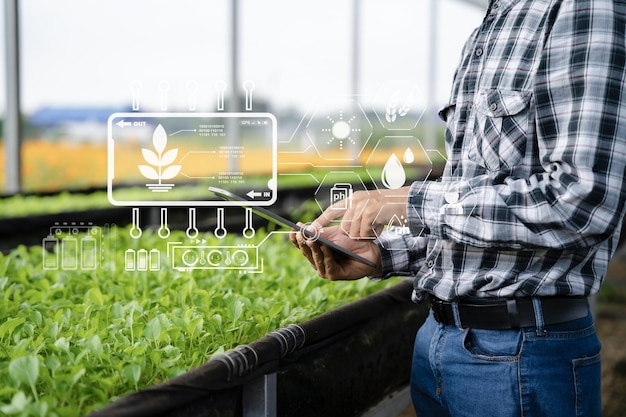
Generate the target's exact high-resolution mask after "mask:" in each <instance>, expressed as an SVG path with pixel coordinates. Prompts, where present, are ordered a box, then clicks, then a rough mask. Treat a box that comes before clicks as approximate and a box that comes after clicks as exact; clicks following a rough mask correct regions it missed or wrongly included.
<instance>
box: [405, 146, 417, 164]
mask: <svg viewBox="0 0 626 417" xmlns="http://www.w3.org/2000/svg"><path fill="white" fill-rule="evenodd" d="M402 159H403V160H404V162H406V163H407V164H412V163H413V161H415V155H413V151H412V150H411V148H406V151H404V156H403V157H402Z"/></svg>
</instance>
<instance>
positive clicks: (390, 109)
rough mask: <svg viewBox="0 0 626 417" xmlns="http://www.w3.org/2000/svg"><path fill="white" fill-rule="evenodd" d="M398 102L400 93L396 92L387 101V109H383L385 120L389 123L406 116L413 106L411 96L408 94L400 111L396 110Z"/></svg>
mask: <svg viewBox="0 0 626 417" xmlns="http://www.w3.org/2000/svg"><path fill="white" fill-rule="evenodd" d="M399 100H400V91H396V92H395V93H393V94H392V95H391V97H390V98H389V101H388V102H387V107H386V109H385V110H386V111H385V119H387V121H388V122H389V123H393V122H395V121H396V118H397V116H400V117H404V116H406V115H407V114H408V113H409V111H410V110H411V107H412V106H413V94H409V95H408V96H406V97H405V100H404V104H403V105H402V107H400V109H398V101H399Z"/></svg>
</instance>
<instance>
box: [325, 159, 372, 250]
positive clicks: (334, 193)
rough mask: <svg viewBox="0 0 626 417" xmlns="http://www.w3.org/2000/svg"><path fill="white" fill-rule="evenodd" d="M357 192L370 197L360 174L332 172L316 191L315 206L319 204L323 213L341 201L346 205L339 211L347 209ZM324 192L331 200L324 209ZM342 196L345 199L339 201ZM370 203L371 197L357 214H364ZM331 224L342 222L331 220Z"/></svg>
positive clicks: (347, 231) (348, 232)
mask: <svg viewBox="0 0 626 417" xmlns="http://www.w3.org/2000/svg"><path fill="white" fill-rule="evenodd" d="M355 188H358V189H356V190H355ZM355 191H365V192H366V193H368V196H369V192H370V191H369V190H368V189H367V186H366V185H365V183H364V182H363V179H362V178H361V176H360V175H359V174H358V173H356V172H354V171H330V172H329V173H327V174H326V175H324V178H322V180H321V181H320V184H319V186H318V187H317V189H316V190H315V193H314V196H313V198H314V200H315V204H317V206H318V207H319V208H320V210H321V211H322V213H323V212H324V211H325V210H326V209H327V208H329V207H330V205H331V204H333V203H336V202H339V201H345V203H346V205H345V206H341V207H340V208H338V209H339V210H340V209H343V208H346V209H347V208H348V207H349V204H350V199H351V197H352V194H353V193H354V192H355ZM322 192H327V193H328V196H329V198H328V199H327V200H328V202H329V204H328V205H327V206H326V207H324V206H325V204H322V201H320V200H322V198H321V193H322ZM340 196H344V199H339V198H338V197H340ZM324 200H326V198H324ZM368 202H369V197H368V198H367V199H366V200H365V202H364V204H363V205H362V207H361V210H360V211H359V213H357V215H358V214H360V213H362V212H363V210H365V207H366V206H367V204H368ZM322 216H323V214H322ZM330 222H331V223H335V224H336V223H339V222H340V220H334V219H330ZM342 230H343V231H344V232H346V233H347V234H348V236H350V237H351V238H354V237H353V236H351V235H350V231H349V230H345V229H343V228H342Z"/></svg>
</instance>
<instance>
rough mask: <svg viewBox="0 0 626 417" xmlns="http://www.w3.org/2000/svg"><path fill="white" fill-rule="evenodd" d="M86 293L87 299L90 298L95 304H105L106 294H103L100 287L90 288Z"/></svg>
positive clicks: (99, 305) (100, 305)
mask: <svg viewBox="0 0 626 417" xmlns="http://www.w3.org/2000/svg"><path fill="white" fill-rule="evenodd" d="M86 295H87V300H89V301H90V302H91V303H92V304H95V305H97V306H98V307H102V306H103V305H104V296H103V295H102V292H101V291H100V288H98V287H93V288H90V289H89V291H87V294H86Z"/></svg>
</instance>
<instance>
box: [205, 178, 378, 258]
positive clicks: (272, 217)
mask: <svg viewBox="0 0 626 417" xmlns="http://www.w3.org/2000/svg"><path fill="white" fill-rule="evenodd" d="M209 191H211V192H213V193H215V194H216V195H218V196H220V197H222V198H223V199H226V200H231V201H240V202H242V203H243V204H242V207H247V208H249V209H250V210H252V211H253V212H254V213H256V214H257V215H258V216H260V217H263V218H264V219H266V220H268V221H270V222H272V223H275V224H278V225H281V226H284V227H289V228H291V229H296V230H299V231H301V232H302V234H304V235H305V236H307V237H309V238H315V239H316V241H317V242H319V243H320V244H322V245H325V246H328V247H329V248H331V249H333V250H334V251H335V252H338V253H340V254H341V255H344V256H347V257H349V258H351V259H354V260H357V261H359V262H362V263H364V264H366V265H368V266H371V267H372V268H376V267H377V265H376V263H375V262H372V261H370V260H369V259H366V258H364V257H362V256H360V255H358V254H356V253H354V252H352V251H350V250H348V249H346V248H344V247H342V246H339V245H337V244H336V243H334V242H331V241H330V240H327V239H324V238H322V237H319V236H315V235H314V233H313V232H311V231H309V230H307V229H305V228H303V227H300V226H298V225H297V224H296V223H294V222H292V221H291V220H288V219H286V218H284V217H282V216H279V215H278V214H276V213H274V212H272V211H269V210H267V209H265V208H263V207H248V206H247V205H246V204H245V203H246V202H247V200H246V199H244V198H243V197H240V196H238V195H236V194H233V193H231V192H229V191H226V190H222V189H220V188H216V187H209Z"/></svg>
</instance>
